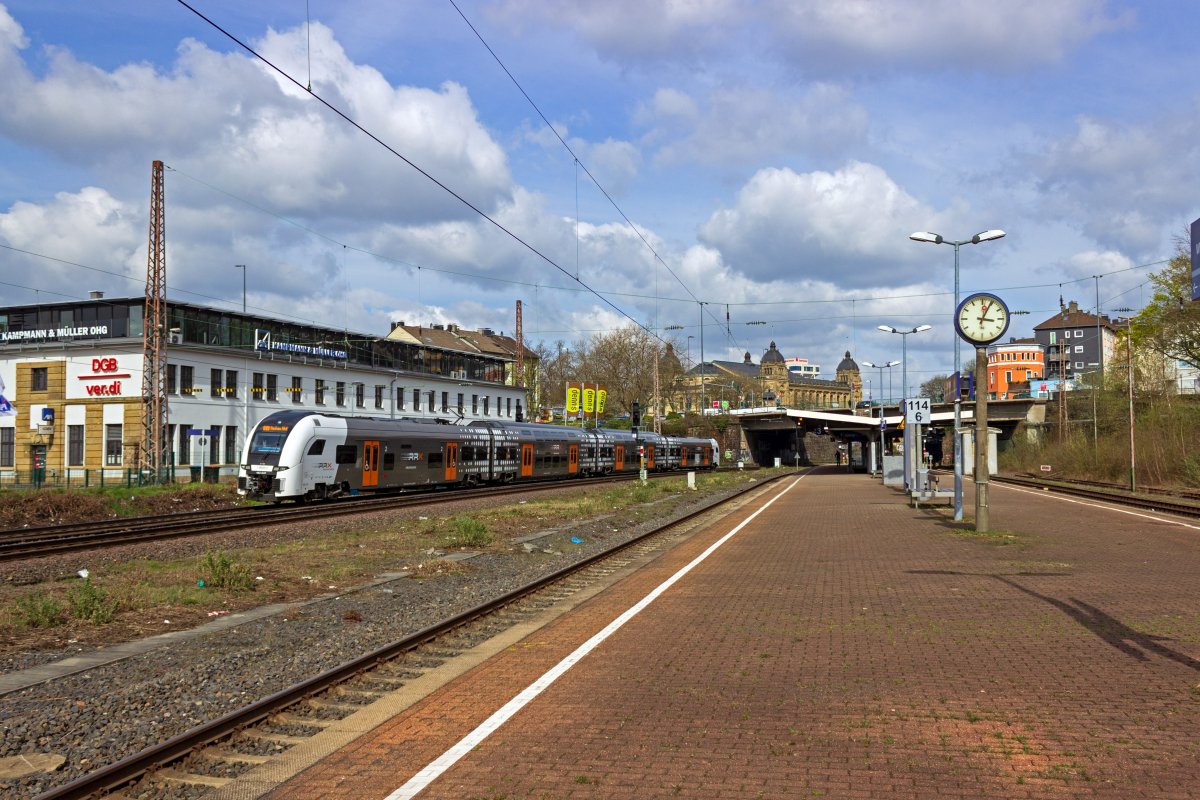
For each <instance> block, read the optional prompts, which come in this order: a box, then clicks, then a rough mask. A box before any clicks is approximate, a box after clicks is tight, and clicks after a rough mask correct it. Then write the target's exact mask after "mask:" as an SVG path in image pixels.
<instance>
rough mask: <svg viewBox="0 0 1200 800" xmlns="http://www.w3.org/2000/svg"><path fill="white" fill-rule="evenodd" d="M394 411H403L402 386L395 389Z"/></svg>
mask: <svg viewBox="0 0 1200 800" xmlns="http://www.w3.org/2000/svg"><path fill="white" fill-rule="evenodd" d="M396 409H397V410H398V411H403V410H404V387H403V386H397V387H396Z"/></svg>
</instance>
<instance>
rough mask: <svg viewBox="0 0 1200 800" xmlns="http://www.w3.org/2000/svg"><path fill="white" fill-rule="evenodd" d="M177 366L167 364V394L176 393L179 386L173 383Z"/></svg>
mask: <svg viewBox="0 0 1200 800" xmlns="http://www.w3.org/2000/svg"><path fill="white" fill-rule="evenodd" d="M177 371H178V368H177V367H176V366H175V365H174V364H167V394H178V390H179V386H178V384H176V383H175V373H176V372H177Z"/></svg>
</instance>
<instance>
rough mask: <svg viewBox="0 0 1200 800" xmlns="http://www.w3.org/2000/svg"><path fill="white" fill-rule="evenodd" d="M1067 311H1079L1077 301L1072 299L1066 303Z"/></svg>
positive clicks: (1073, 312) (1074, 312)
mask: <svg viewBox="0 0 1200 800" xmlns="http://www.w3.org/2000/svg"><path fill="white" fill-rule="evenodd" d="M1067 311H1069V312H1070V313H1072V314H1076V313H1078V312H1079V303H1077V302H1076V301H1074V300H1072V301H1071V302H1069V303H1067Z"/></svg>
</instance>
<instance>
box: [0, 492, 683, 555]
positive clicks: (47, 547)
mask: <svg viewBox="0 0 1200 800" xmlns="http://www.w3.org/2000/svg"><path fill="white" fill-rule="evenodd" d="M682 474H683V473H682V472H663V473H655V474H653V475H652V476H651V477H653V478H655V479H659V478H669V477H672V476H674V477H679V476H681V475H682ZM637 477H638V476H637V475H636V474H628V475H625V474H622V475H609V476H604V477H597V478H579V479H574V480H569V481H564V480H539V481H532V482H529V481H526V482H522V483H516V484H507V485H503V486H488V487H484V488H479V489H453V490H447V489H441V490H438V489H434V490H428V491H421V492H405V493H400V494H394V495H389V496H386V497H367V498H357V499H354V500H349V499H346V500H337V501H332V502H327V503H318V504H312V503H309V504H305V505H303V506H297V507H289V508H276V507H273V506H271V507H261V506H259V507H251V508H238V509H220V510H215V511H201V512H185V513H184V514H180V515H175V514H166V515H156V516H153V517H131V518H128V519H117V520H101V521H97V522H90V523H75V524H74V525H64V526H47V527H43V528H18V529H11V530H7V531H0V561H15V560H18V559H26V558H41V557H45V556H51V555H58V554H61V553H70V552H77V551H80V550H91V549H95V548H100V547H113V546H117V545H122V544H132V543H136V542H149V541H156V540H160V539H171V538H178V537H182V536H196V535H200V534H204V533H214V532H225V531H230V530H241V529H245V528H258V527H266V526H268V525H278V524H286V523H288V522H291V521H294V520H304V521H308V520H312V519H323V518H328V517H340V516H346V515H352V514H362V513H369V512H372V511H391V510H396V509H402V508H417V507H420V506H425V505H431V504H435V503H442V502H444V501H446V500H472V499H477V498H480V497H500V496H505V495H511V494H524V493H527V492H537V491H548V490H551V489H560V488H568V487H572V486H594V485H597V484H605V483H620V482H625V481H630V480H636V479H637Z"/></svg>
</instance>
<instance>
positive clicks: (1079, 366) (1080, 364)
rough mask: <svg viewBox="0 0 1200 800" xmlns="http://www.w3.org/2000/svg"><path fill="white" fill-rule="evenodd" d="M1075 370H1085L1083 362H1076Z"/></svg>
mask: <svg viewBox="0 0 1200 800" xmlns="http://www.w3.org/2000/svg"><path fill="white" fill-rule="evenodd" d="M1075 369H1083V362H1082V361H1076V362H1075Z"/></svg>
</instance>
